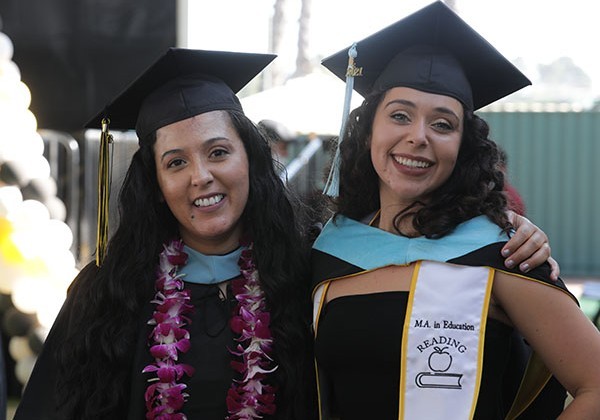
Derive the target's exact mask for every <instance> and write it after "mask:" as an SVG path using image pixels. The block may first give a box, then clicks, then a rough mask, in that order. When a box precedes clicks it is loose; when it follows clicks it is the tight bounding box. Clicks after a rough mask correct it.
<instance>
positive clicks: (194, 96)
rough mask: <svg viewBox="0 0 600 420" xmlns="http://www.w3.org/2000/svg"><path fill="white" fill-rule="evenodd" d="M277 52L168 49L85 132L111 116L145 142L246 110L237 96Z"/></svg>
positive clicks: (119, 126)
mask: <svg viewBox="0 0 600 420" xmlns="http://www.w3.org/2000/svg"><path fill="white" fill-rule="evenodd" d="M275 57H276V56H275V55H273V54H252V53H239V52H229V51H208V50H192V49H185V48H169V49H168V50H167V52H166V53H165V54H163V55H162V56H161V57H160V58H159V59H158V60H157V61H156V62H154V63H153V64H152V65H151V66H150V67H149V68H148V69H147V70H146V71H145V72H143V73H142V74H141V75H140V76H139V77H138V78H137V79H136V80H135V81H134V82H133V83H132V84H130V85H129V86H128V87H127V88H126V89H125V90H124V91H123V92H122V93H121V94H120V95H119V96H117V98H116V99H114V100H113V101H112V102H111V103H109V104H108V105H107V106H106V107H105V108H104V109H103V110H102V111H101V112H100V113H99V114H97V115H96V116H94V118H92V119H91V120H90V121H89V122H88V123H87V124H86V125H85V127H86V128H101V127H102V121H103V120H104V119H105V118H108V120H109V122H110V127H111V128H112V129H116V130H130V129H134V128H135V129H136V132H137V134H138V137H139V138H140V140H142V139H143V138H144V137H146V136H147V135H148V134H149V133H151V132H153V131H155V130H157V129H158V128H160V127H163V126H165V125H168V124H171V123H174V122H177V121H180V120H184V119H186V118H189V117H193V116H195V115H199V114H202V113H204V112H209V111H215V110H239V111H241V110H242V106H241V105H240V101H239V99H238V98H237V96H236V95H235V93H237V92H238V91H239V90H240V89H242V88H243V87H244V86H245V85H247V84H248V83H249V82H250V81H251V80H252V79H253V78H254V77H255V76H256V75H257V74H258V73H260V72H261V71H262V70H263V69H264V68H265V67H266V66H267V65H268V64H269V63H270V62H271V61H273V59H275Z"/></svg>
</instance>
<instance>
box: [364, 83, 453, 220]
mask: <svg viewBox="0 0 600 420" xmlns="http://www.w3.org/2000/svg"><path fill="white" fill-rule="evenodd" d="M463 117H464V114H463V107H462V104H461V103H460V102H459V101H458V100H456V99H454V98H451V97H449V96H443V95H435V94H431V93H425V92H422V91H419V90H415V89H411V88H405V87H396V88H392V89H390V90H389V91H388V92H387V93H386V94H385V96H384V97H383V100H382V101H381V103H380V104H379V106H378V107H377V110H376V112H375V117H374V120H373V129H372V133H371V159H372V161H373V166H374V168H375V171H376V172H377V175H378V176H379V195H380V200H381V211H382V217H383V214H384V212H386V211H389V212H394V214H395V213H397V212H398V211H400V210H402V209H404V208H405V207H406V206H408V205H410V204H412V203H414V202H415V201H422V202H427V200H428V197H429V195H430V194H431V193H432V192H433V191H434V190H435V189H437V188H439V187H440V186H441V185H442V184H443V183H444V182H446V180H447V179H448V178H449V177H450V175H451V173H452V171H453V169H454V166H455V164H456V160H457V157H458V151H459V148H460V143H461V138H462V133H463Z"/></svg>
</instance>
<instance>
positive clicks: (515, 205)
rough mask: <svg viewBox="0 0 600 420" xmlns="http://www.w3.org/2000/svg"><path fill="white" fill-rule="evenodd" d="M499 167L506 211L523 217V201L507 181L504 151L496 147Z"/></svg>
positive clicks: (524, 208)
mask: <svg viewBox="0 0 600 420" xmlns="http://www.w3.org/2000/svg"><path fill="white" fill-rule="evenodd" d="M498 153H499V154H500V156H499V158H498V159H499V166H500V170H501V171H502V173H503V174H504V191H505V192H506V201H507V204H508V209H509V210H511V211H514V212H515V213H517V214H518V215H521V216H525V213H526V207H525V201H524V200H523V197H521V194H519V191H517V189H516V188H515V187H514V186H513V185H512V184H511V183H510V182H509V181H508V155H507V154H506V150H504V149H503V148H501V147H500V146H498Z"/></svg>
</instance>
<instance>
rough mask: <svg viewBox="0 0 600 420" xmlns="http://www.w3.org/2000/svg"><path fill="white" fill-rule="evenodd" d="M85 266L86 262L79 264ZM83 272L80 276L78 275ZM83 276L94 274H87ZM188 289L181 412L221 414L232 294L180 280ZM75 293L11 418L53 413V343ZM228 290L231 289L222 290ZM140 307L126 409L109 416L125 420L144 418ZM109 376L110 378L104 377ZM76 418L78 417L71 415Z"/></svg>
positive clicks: (227, 380) (39, 419) (46, 418)
mask: <svg viewBox="0 0 600 420" xmlns="http://www.w3.org/2000/svg"><path fill="white" fill-rule="evenodd" d="M86 269H87V270H91V269H92V268H90V267H89V266H88V267H86V268H85V269H84V270H86ZM82 277H86V276H82ZM86 280H88V281H93V280H95V279H94V278H93V276H91V277H89V276H87V278H86ZM186 287H187V288H189V289H190V291H191V296H192V297H191V300H192V303H193V304H194V306H195V311H194V313H193V314H192V316H191V318H192V323H191V325H189V326H188V327H187V329H188V330H189V331H190V336H191V345H192V347H191V348H192V349H193V351H192V350H190V351H189V352H188V353H187V354H180V360H181V362H182V363H186V364H189V365H192V366H193V367H194V368H195V374H194V375H193V376H192V378H186V379H185V380H184V382H185V383H186V384H187V385H188V388H187V392H188V394H190V397H189V399H188V401H187V402H186V404H185V406H184V409H183V412H184V413H185V414H186V415H187V416H188V418H189V419H195V418H197V419H203V420H205V419H206V420H223V419H224V418H225V417H226V415H227V408H226V405H225V397H226V394H227V390H228V389H229V386H230V385H231V382H232V378H233V376H234V371H233V370H232V368H231V366H230V362H231V355H230V353H229V350H228V349H233V348H234V347H235V342H234V338H233V333H232V331H231V329H230V328H229V319H230V316H231V313H232V311H233V309H234V308H235V299H234V298H232V297H229V298H224V297H223V294H222V293H221V292H220V291H219V288H218V286H217V285H200V284H190V283H186ZM76 295H77V293H76V292H75V293H70V294H69V296H68V297H67V299H66V301H65V303H64V305H63V307H62V309H61V312H60V314H59V315H58V317H57V319H56V321H55V323H54V325H53V327H52V329H51V331H50V333H49V335H48V337H47V339H46V341H45V343H44V348H43V350H42V352H41V353H40V355H39V356H38V360H37V362H36V365H35V367H34V370H33V372H32V375H31V377H30V379H29V381H28V383H27V385H26V387H25V390H24V393H23V396H22V399H21V402H20V404H19V406H18V408H17V411H16V414H15V417H14V419H15V420H51V419H57V418H58V417H57V414H56V410H55V402H54V390H55V388H56V375H57V369H56V363H55V362H54V353H55V351H56V349H57V343H59V342H60V341H61V337H63V334H64V332H65V330H66V329H67V328H68V325H69V319H71V317H76V316H77V314H76V313H74V310H73V302H74V300H75V299H77V296H76ZM228 295H229V296H231V293H228ZM151 299H152V296H149V298H148V304H147V305H145V306H144V307H143V309H142V311H140V316H139V318H138V320H137V322H138V324H139V330H138V331H139V333H138V337H137V340H136V344H135V348H132V349H131V351H132V352H133V353H134V358H133V360H134V362H133V364H132V366H131V374H130V384H129V389H130V392H129V395H128V396H127V398H128V401H129V403H128V405H129V408H128V411H127V413H123V414H122V415H120V414H119V415H116V416H115V417H114V418H127V419H130V420H141V419H145V413H146V411H145V402H144V392H145V391H146V387H147V385H148V383H147V382H146V380H147V379H148V378H149V377H151V376H152V374H142V369H143V368H144V367H145V366H147V365H148V364H149V363H151V362H152V358H151V356H150V353H149V347H148V336H149V334H150V332H151V330H152V327H151V326H149V325H147V321H148V320H149V319H150V317H151V315H152V311H153V310H154V308H153V306H154V305H152V304H150V300H151ZM107 380H110V378H107ZM77 420H79V419H77Z"/></svg>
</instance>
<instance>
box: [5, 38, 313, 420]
mask: <svg viewBox="0 0 600 420" xmlns="http://www.w3.org/2000/svg"><path fill="white" fill-rule="evenodd" d="M273 58H274V56H273V55H268V54H246V53H233V52H222V51H202V50H186V49H170V50H169V51H168V52H167V53H166V54H165V55H164V56H162V57H160V58H159V59H158V60H157V61H156V62H155V63H154V64H153V65H152V66H151V67H150V68H149V69H148V70H147V71H146V72H144V73H143V74H142V75H141V76H140V77H139V78H138V79H136V81H134V83H132V84H131V85H130V86H129V87H128V88H127V89H126V90H125V91H124V92H123V93H122V94H121V95H120V96H119V97H118V98H116V99H115V100H114V101H113V102H112V103H111V104H110V105H109V106H108V107H107V108H106V109H105V110H104V111H103V112H102V113H101V114H100V115H99V116H97V117H96V118H94V119H93V120H92V121H91V122H90V123H89V124H88V126H91V127H101V126H103V130H105V129H106V125H107V123H109V120H110V127H111V128H113V129H130V128H133V127H135V129H136V132H137V135H138V138H139V149H138V150H137V152H136V153H135V154H134V156H133V158H132V161H131V164H130V166H129V169H128V172H127V175H126V178H125V180H124V183H123V185H122V188H121V192H120V196H119V209H120V223H119V225H118V229H117V230H116V232H115V233H114V236H113V237H112V238H111V239H110V241H109V243H108V248H107V250H106V254H105V257H104V258H103V259H102V260H101V261H100V262H99V266H97V264H95V263H90V264H88V265H87V266H86V267H85V268H83V270H82V271H81V272H80V274H79V275H78V276H77V278H76V279H75V280H74V282H73V284H72V285H71V287H70V290H69V293H68V297H67V299H66V302H65V304H64V306H63V308H62V310H61V312H60V314H59V316H58V318H57V320H56V322H55V324H54V326H53V328H52V331H51V332H50V334H49V336H48V338H47V340H46V342H45V346H44V349H43V351H42V353H41V355H40V356H39V359H38V361H37V363H36V366H35V368H34V371H33V373H32V376H31V378H30V380H29V382H28V384H27V386H26V388H25V391H24V394H23V398H22V400H21V403H20V405H19V407H18V409H17V412H16V416H15V419H17V420H31V419H36V420H41V419H55V418H60V419H74V420H81V419H125V418H127V419H144V418H145V419H185V418H188V419H202V420H211V419H212V420H223V419H226V418H227V419H232V420H234V419H255V418H264V419H298V420H306V419H309V418H311V413H310V411H311V407H313V397H312V395H311V387H310V383H312V382H314V381H313V380H311V377H312V376H311V375H312V372H313V368H312V356H311V340H310V336H309V333H310V330H309V319H310V316H309V313H308V311H309V309H310V301H309V298H308V296H309V292H308V284H307V283H308V282H307V281H306V279H307V275H308V274H307V255H308V249H309V248H308V244H307V243H306V242H305V236H304V235H303V234H302V223H300V219H299V217H298V216H297V215H296V213H295V211H294V210H295V209H296V210H299V206H298V205H297V203H296V202H295V199H294V198H293V197H292V195H291V194H290V192H289V191H287V190H286V188H285V186H284V184H283V182H282V181H281V180H280V178H279V176H278V175H277V174H276V172H275V170H274V165H273V160H272V156H271V150H270V148H269V144H268V141H267V139H266V138H265V137H264V136H263V134H262V132H261V131H260V130H259V129H258V127H257V126H256V125H254V124H253V123H252V122H251V121H250V120H249V119H248V118H247V117H246V116H245V115H244V113H243V110H242V107H241V105H240V102H239V100H238V98H237V96H236V95H235V92H237V91H238V90H239V89H241V88H242V87H243V86H244V85H246V84H247V83H248V82H249V81H250V80H251V79H252V78H254V77H255V76H256V75H257V74H258V73H259V72H260V71H261V70H262V69H263V68H264V67H265V66H266V65H267V64H268V63H269V62H270V61H271V60H272V59H273Z"/></svg>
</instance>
